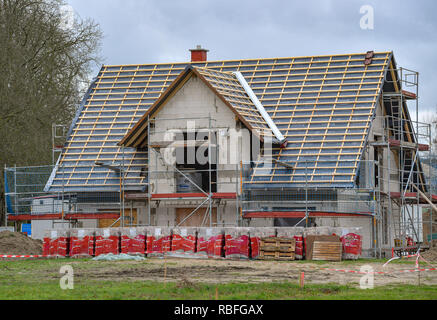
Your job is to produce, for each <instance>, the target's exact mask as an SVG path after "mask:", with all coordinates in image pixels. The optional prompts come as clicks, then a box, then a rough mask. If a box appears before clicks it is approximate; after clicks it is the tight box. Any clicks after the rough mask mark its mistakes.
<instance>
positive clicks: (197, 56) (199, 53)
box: [190, 45, 209, 62]
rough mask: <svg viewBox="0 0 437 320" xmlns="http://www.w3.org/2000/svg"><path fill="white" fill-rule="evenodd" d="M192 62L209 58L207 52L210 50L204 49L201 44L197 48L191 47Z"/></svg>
mask: <svg viewBox="0 0 437 320" xmlns="http://www.w3.org/2000/svg"><path fill="white" fill-rule="evenodd" d="M190 51H191V62H205V61H206V60H207V52H208V51H209V50H206V49H203V48H202V46H201V45H197V46H196V49H190Z"/></svg>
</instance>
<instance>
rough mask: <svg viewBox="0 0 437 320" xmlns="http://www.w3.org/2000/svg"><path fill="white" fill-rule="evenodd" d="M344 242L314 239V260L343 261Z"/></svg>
mask: <svg viewBox="0 0 437 320" xmlns="http://www.w3.org/2000/svg"><path fill="white" fill-rule="evenodd" d="M341 255H342V243H341V242H332V241H314V243H313V260H324V261H341Z"/></svg>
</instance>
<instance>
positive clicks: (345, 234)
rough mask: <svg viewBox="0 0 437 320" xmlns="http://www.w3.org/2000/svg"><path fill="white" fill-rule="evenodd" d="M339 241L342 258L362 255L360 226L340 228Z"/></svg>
mask: <svg viewBox="0 0 437 320" xmlns="http://www.w3.org/2000/svg"><path fill="white" fill-rule="evenodd" d="M342 229H343V230H342V233H341V235H340V236H341V238H340V239H341V243H342V247H343V259H344V260H357V259H359V258H360V257H361V255H362V247H363V236H362V228H342Z"/></svg>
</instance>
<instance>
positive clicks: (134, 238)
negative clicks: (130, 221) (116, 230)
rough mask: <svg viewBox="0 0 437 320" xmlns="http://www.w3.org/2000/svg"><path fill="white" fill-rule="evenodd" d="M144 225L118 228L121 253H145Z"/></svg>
mask: <svg viewBox="0 0 437 320" xmlns="http://www.w3.org/2000/svg"><path fill="white" fill-rule="evenodd" d="M146 230H147V229H146V227H135V228H134V227H131V228H120V237H121V253H125V254H131V255H144V254H145V253H146V236H147V232H146Z"/></svg>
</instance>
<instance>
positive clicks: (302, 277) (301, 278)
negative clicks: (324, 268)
mask: <svg viewBox="0 0 437 320" xmlns="http://www.w3.org/2000/svg"><path fill="white" fill-rule="evenodd" d="M304 282H305V272H301V274H300V279H299V285H300V288H301V289H302V288H303V286H304Z"/></svg>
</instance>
